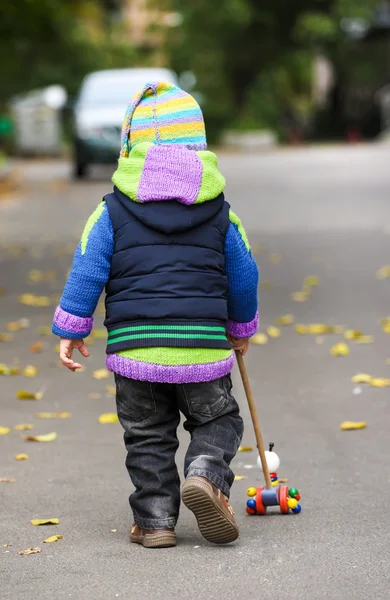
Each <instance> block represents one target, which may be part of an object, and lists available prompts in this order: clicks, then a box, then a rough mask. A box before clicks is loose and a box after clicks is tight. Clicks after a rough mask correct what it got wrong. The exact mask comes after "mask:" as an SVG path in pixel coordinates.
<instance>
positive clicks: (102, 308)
mask: <svg viewBox="0 0 390 600" xmlns="http://www.w3.org/2000/svg"><path fill="white" fill-rule="evenodd" d="M96 310H97V312H98V313H99V315H105V314H106V305H105V303H104V302H99V304H98V305H97V309H96Z"/></svg>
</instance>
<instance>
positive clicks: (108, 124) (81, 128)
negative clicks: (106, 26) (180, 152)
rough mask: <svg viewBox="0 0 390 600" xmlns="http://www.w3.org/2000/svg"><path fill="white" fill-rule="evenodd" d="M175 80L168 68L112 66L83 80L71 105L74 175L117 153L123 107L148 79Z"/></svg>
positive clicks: (103, 161)
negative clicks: (110, 68) (119, 67)
mask: <svg viewBox="0 0 390 600" xmlns="http://www.w3.org/2000/svg"><path fill="white" fill-rule="evenodd" d="M156 80H160V81H168V82H169V83H174V84H177V83H178V79H177V76H176V74H175V73H174V72H173V71H170V70H168V69H159V68H145V69H141V68H139V69H113V70H108V71H96V72H95V73H90V74H89V75H87V76H86V77H85V79H84V81H83V82H82V85H81V88H80V91H79V94H78V96H77V99H76V102H75V103H74V105H73V108H72V112H73V119H72V121H73V125H72V127H73V147H74V154H73V160H74V176H75V177H76V178H83V177H85V176H86V175H87V172H88V166H89V165H90V164H91V163H111V162H114V161H115V160H116V159H117V158H118V155H119V150H120V134H121V128H122V121H123V117H124V114H125V110H126V107H127V105H128V103H129V102H130V100H131V98H132V97H133V95H134V94H135V93H136V92H137V90H138V89H140V88H141V87H142V86H143V85H144V84H145V83H146V82H147V81H156Z"/></svg>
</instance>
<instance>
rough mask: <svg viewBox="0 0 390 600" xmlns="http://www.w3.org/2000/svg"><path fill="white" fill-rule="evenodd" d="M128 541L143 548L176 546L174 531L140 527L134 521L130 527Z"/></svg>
mask: <svg viewBox="0 0 390 600" xmlns="http://www.w3.org/2000/svg"><path fill="white" fill-rule="evenodd" d="M130 541H131V542H133V544H141V545H142V546H143V547H144V548H171V547H172V546H176V533H175V530H174V529H173V528H172V529H142V528H141V527H139V526H138V525H136V524H135V523H133V524H132V526H131V529H130Z"/></svg>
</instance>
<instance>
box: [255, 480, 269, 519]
mask: <svg viewBox="0 0 390 600" xmlns="http://www.w3.org/2000/svg"><path fill="white" fill-rule="evenodd" d="M263 489H264V488H263V487H261V488H257V492H256V512H257V514H258V515H266V514H267V509H266V507H265V506H264V504H263V500H262V498H261V492H262V491H263Z"/></svg>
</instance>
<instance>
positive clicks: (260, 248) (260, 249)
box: [252, 244, 265, 255]
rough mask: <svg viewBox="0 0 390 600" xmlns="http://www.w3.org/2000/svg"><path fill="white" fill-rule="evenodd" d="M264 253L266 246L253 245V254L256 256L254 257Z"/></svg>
mask: <svg viewBox="0 0 390 600" xmlns="http://www.w3.org/2000/svg"><path fill="white" fill-rule="evenodd" d="M262 252H265V246H264V244H253V245H252V254H254V255H256V254H261V253H262Z"/></svg>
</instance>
